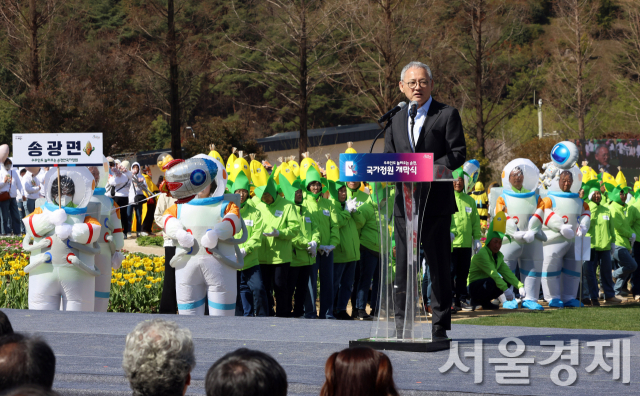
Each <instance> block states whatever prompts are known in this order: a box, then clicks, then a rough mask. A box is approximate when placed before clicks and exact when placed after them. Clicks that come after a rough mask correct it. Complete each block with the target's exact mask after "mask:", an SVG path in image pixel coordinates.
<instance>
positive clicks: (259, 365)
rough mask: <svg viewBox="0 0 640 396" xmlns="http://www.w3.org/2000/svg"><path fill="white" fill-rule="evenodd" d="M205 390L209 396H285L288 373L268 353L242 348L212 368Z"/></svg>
mask: <svg viewBox="0 0 640 396" xmlns="http://www.w3.org/2000/svg"><path fill="white" fill-rule="evenodd" d="M205 390H206V392H207V396H285V395H286V394H287V373H285V371H284V369H283V368H282V366H280V364H278V362H276V360H275V359H274V358H272V357H271V356H269V355H267V354H266V353H263V352H260V351H252V350H249V349H246V348H241V349H238V350H236V351H234V352H231V353H227V354H226V355H224V356H223V357H221V358H220V359H218V361H217V362H215V363H214V364H213V366H211V368H210V369H209V371H208V372H207V378H206V379H205Z"/></svg>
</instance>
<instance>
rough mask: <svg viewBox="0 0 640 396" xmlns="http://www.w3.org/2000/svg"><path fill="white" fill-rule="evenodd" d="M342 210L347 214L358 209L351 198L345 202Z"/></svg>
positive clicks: (354, 200)
mask: <svg viewBox="0 0 640 396" xmlns="http://www.w3.org/2000/svg"><path fill="white" fill-rule="evenodd" d="M344 209H345V210H346V211H348V212H349V213H353V212H355V211H356V209H358V203H357V202H356V199H355V198H351V199H349V200H347V203H346V204H345V205H344Z"/></svg>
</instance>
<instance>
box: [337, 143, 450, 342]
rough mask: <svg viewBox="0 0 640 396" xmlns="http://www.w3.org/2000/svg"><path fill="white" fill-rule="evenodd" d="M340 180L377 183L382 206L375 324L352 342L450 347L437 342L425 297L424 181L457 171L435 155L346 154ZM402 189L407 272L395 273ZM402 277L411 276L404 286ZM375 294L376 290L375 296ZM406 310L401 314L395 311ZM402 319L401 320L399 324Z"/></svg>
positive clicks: (375, 189) (442, 178) (376, 194)
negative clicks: (397, 200)
mask: <svg viewBox="0 0 640 396" xmlns="http://www.w3.org/2000/svg"><path fill="white" fill-rule="evenodd" d="M339 168H340V181H343V182H350V181H366V182H368V183H371V184H372V185H373V187H372V190H373V192H372V200H373V201H374V202H376V204H377V206H378V225H379V231H380V268H379V279H380V281H379V285H376V284H375V283H374V288H376V287H377V298H376V299H375V300H376V301H372V302H371V304H372V310H374V312H372V315H373V316H374V322H373V325H372V328H371V333H370V337H369V338H363V339H358V340H354V341H350V342H349V346H357V345H367V346H369V347H371V348H373V349H379V350H398V351H410V352H431V351H439V350H443V349H448V348H449V347H450V340H444V341H436V342H432V340H431V325H430V324H429V321H428V319H427V314H426V312H425V307H424V303H423V302H421V300H420V297H421V296H422V295H423V293H422V291H421V285H422V282H421V281H419V280H421V279H422V277H424V276H425V272H426V268H425V266H423V265H421V263H420V228H421V220H422V219H421V218H420V217H421V216H420V215H421V213H422V210H421V209H422V208H419V207H418V206H419V204H420V202H421V201H420V195H421V192H422V187H423V186H422V183H429V182H439V181H449V182H451V181H452V180H453V176H452V172H451V171H450V170H449V169H447V168H446V167H444V166H441V165H434V163H433V154H431V153H400V154H340V166H339ZM396 186H397V188H399V189H401V193H402V196H403V197H404V199H403V206H404V207H403V209H404V216H405V224H406V229H405V230H404V231H405V235H406V244H407V268H406V276H398V275H399V274H396V272H395V251H394V249H393V247H392V246H393V234H394V232H393V231H392V230H393V226H394V221H393V210H394V206H395V205H394V201H395V195H396V194H397V193H399V191H397V190H396ZM396 278H401V279H406V287H405V288H402V287H401V288H398V287H397V286H398V285H397V283H396ZM419 278H420V279H419ZM374 295H375V294H374ZM396 309H400V311H401V312H398V313H396V312H395V310H396ZM399 321H401V322H399Z"/></svg>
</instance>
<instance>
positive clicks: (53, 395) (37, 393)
mask: <svg viewBox="0 0 640 396" xmlns="http://www.w3.org/2000/svg"><path fill="white" fill-rule="evenodd" d="M0 396H60V394H59V393H58V392H55V391H52V390H51V389H45V388H43V387H41V386H37V385H22V386H18V387H16V388H13V389H11V390H10V391H7V392H4V393H1V394H0Z"/></svg>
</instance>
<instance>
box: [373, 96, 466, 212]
mask: <svg viewBox="0 0 640 396" xmlns="http://www.w3.org/2000/svg"><path fill="white" fill-rule="evenodd" d="M408 118H409V106H405V107H404V108H403V109H402V110H400V111H399V112H398V113H397V114H396V115H395V116H394V117H393V121H392V124H391V127H390V128H389V129H387V132H386V135H385V137H384V152H385V153H412V152H414V151H413V150H412V149H411V142H410V141H409V131H408V127H407V124H408V121H407V120H408ZM415 152H416V153H433V158H434V161H433V162H434V164H437V165H444V166H446V167H447V168H448V169H451V170H455V169H457V168H459V167H461V166H462V165H463V164H464V161H465V158H466V155H467V148H466V144H465V141H464V132H463V131H462V121H461V120H460V114H459V113H458V110H457V109H455V108H453V107H451V106H448V105H446V104H443V103H440V102H436V101H435V100H432V101H431V106H429V111H428V112H427V118H426V120H425V121H424V126H423V127H422V130H421V131H420V137H419V138H418V141H417V143H416V150H415ZM420 187H421V189H420V204H419V206H418V208H419V209H418V210H419V211H420V212H422V213H424V214H422V216H424V217H432V216H451V215H452V214H453V213H455V212H457V210H458V209H457V206H456V199H455V195H454V194H453V183H452V182H434V183H421V186H420ZM396 189H397V190H396V202H395V208H394V215H395V216H402V217H404V204H403V202H402V201H403V195H402V183H397V185H396ZM427 196H428V199H427Z"/></svg>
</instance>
